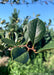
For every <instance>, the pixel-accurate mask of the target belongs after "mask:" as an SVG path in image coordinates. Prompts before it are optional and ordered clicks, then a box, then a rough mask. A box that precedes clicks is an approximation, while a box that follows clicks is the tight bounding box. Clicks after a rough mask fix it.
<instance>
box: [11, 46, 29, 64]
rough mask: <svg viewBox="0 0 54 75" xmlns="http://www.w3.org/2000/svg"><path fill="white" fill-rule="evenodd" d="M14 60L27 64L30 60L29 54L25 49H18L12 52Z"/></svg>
mask: <svg viewBox="0 0 54 75" xmlns="http://www.w3.org/2000/svg"><path fill="white" fill-rule="evenodd" d="M12 58H13V60H15V61H17V62H20V63H26V62H27V61H28V59H29V53H28V52H27V51H26V49H25V48H18V47H16V48H14V49H13V50H12Z"/></svg>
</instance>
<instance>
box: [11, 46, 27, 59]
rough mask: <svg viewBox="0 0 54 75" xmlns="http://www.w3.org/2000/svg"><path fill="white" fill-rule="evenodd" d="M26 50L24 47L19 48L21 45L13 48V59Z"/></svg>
mask: <svg viewBox="0 0 54 75" xmlns="http://www.w3.org/2000/svg"><path fill="white" fill-rule="evenodd" d="M24 52H26V49H24V48H19V47H16V48H14V49H13V50H12V56H13V59H15V58H16V57H18V56H20V55H21V54H22V53H24Z"/></svg>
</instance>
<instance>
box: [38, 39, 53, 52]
mask: <svg viewBox="0 0 54 75" xmlns="http://www.w3.org/2000/svg"><path fill="white" fill-rule="evenodd" d="M51 49H54V40H53V41H50V42H49V43H48V44H46V45H45V46H44V47H43V48H41V49H39V50H38V52H37V53H40V52H43V51H47V50H51Z"/></svg>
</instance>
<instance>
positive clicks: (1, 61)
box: [0, 50, 9, 66]
mask: <svg viewBox="0 0 54 75" xmlns="http://www.w3.org/2000/svg"><path fill="white" fill-rule="evenodd" d="M2 54H3V53H2V51H1V50H0V66H6V65H7V63H8V59H9V57H8V56H3V57H1V56H2Z"/></svg>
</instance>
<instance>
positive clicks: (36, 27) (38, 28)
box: [27, 18, 45, 44]
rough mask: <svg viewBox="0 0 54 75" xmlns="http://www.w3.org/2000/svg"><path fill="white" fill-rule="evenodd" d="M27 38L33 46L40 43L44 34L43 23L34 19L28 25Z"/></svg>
mask: <svg viewBox="0 0 54 75" xmlns="http://www.w3.org/2000/svg"><path fill="white" fill-rule="evenodd" d="M27 32H28V36H29V38H30V40H31V42H32V43H33V44H35V43H37V42H38V41H40V40H41V39H42V38H43V36H44V34H45V23H44V22H43V21H42V20H40V19H39V18H36V19H34V20H32V21H30V22H29V23H28V28H27Z"/></svg>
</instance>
